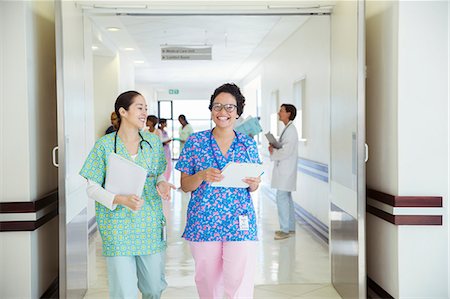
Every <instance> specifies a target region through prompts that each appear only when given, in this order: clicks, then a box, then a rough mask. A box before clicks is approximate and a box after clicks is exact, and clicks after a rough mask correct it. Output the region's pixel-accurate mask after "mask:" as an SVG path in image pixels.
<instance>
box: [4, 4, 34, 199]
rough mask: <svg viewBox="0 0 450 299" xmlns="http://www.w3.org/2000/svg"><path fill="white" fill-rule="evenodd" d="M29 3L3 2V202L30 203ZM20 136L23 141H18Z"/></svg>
mask: <svg viewBox="0 0 450 299" xmlns="http://www.w3.org/2000/svg"><path fill="white" fill-rule="evenodd" d="M28 10H29V4H27V2H18V1H11V2H1V9H0V14H1V18H0V30H1V39H2V40H3V41H8V42H7V43H5V42H2V43H1V44H0V46H1V47H2V65H3V67H2V70H1V71H2V78H3V80H2V83H3V84H2V85H3V88H2V90H1V91H0V92H1V95H2V99H1V101H0V102H1V105H2V109H1V111H0V113H1V117H0V122H1V129H2V131H1V134H2V142H1V144H0V147H1V154H2V156H1V157H0V159H1V165H2V167H0V172H1V173H2V175H1V178H2V182H1V185H0V188H1V189H0V192H1V193H0V201H31V200H33V199H32V198H31V196H30V195H31V194H30V176H29V173H30V156H29V149H30V138H29V136H30V132H29V125H28V120H29V115H28V113H29V102H28V89H27V84H28V82H27V80H26V78H27V77H28V60H27V35H26V29H27V19H26V18H28V16H27V14H28ZM19 115H20V116H19ZM18 134H20V135H19V136H21V138H17V136H18Z"/></svg>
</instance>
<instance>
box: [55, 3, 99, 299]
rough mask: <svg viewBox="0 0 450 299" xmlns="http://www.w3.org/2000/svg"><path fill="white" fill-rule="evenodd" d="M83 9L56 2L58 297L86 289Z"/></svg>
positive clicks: (87, 140) (88, 119) (87, 121)
mask: <svg viewBox="0 0 450 299" xmlns="http://www.w3.org/2000/svg"><path fill="white" fill-rule="evenodd" d="M83 23H84V20H83V15H82V11H81V10H80V9H79V8H77V7H76V5H75V2H73V1H61V0H59V1H55V33H56V36H55V46H56V78H57V82H56V84H57V110H58V148H59V150H58V162H59V168H58V196H59V199H58V209H59V297H60V298H71V299H72V298H83V297H84V294H85V293H86V290H87V277H88V275H87V258H88V236H87V234H88V232H87V195H86V181H85V180H84V179H83V178H82V177H81V176H80V175H78V172H79V171H80V169H81V167H82V165H83V162H84V158H85V156H86V153H87V151H88V150H89V149H88V147H91V146H92V140H93V136H92V133H89V132H90V131H91V130H87V128H91V127H92V115H90V114H89V112H90V109H89V107H90V105H89V103H88V100H87V99H88V98H89V96H88V94H89V92H87V88H86V86H87V84H86V82H91V81H92V80H90V79H91V78H90V77H89V75H87V74H89V73H88V72H87V71H86V70H87V68H86V63H85V60H86V59H87V58H86V57H85V54H84V53H85V51H84V49H85V48H84V47H85V40H84V39H85V37H84V28H83Z"/></svg>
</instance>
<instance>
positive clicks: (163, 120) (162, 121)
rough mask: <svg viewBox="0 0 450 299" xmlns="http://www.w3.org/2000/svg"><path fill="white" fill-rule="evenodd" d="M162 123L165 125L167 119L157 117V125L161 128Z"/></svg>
mask: <svg viewBox="0 0 450 299" xmlns="http://www.w3.org/2000/svg"><path fill="white" fill-rule="evenodd" d="M162 124H166V125H167V119H165V118H160V119H159V125H158V127H159V128H161V126H162Z"/></svg>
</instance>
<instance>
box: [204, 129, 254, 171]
mask: <svg viewBox="0 0 450 299" xmlns="http://www.w3.org/2000/svg"><path fill="white" fill-rule="evenodd" d="M213 131H214V128H213V129H212V130H211V133H210V134H211V135H210V136H209V147H210V148H211V151H212V153H213V157H214V161H216V163H217V167H219V168H221V167H220V163H219V160H217V155H216V151H215V150H214V147H213V144H212V140H213ZM233 132H234V136H235V138H236V139H237V140H236V141H237V142H236V143H237V144H241V145H242V146H244V147H245V152H246V153H247V157H248V159H249V160H250V163H253V162H252V157H251V156H250V154H249V152H248V147H247V146H246V145H245V144H244V143H243V142H241V140H240V139H239V135H238V134H237V133H236V131H234V130H233ZM231 145H232V147H231V152H232V153H233V160H232V162H235V161H234V158H235V154H236V144H235V142H234V140H233V142H232V143H231ZM217 147H218V148H219V151H220V147H219V144H217Z"/></svg>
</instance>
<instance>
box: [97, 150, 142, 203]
mask: <svg viewBox="0 0 450 299" xmlns="http://www.w3.org/2000/svg"><path fill="white" fill-rule="evenodd" d="M146 179H147V169H145V168H143V167H141V166H139V165H137V164H136V163H134V162H132V161H130V160H127V159H125V158H123V157H121V156H119V155H117V154H114V153H111V154H110V155H109V157H108V167H107V170H106V180H105V189H106V190H108V191H109V192H111V193H113V194H120V195H131V194H134V195H137V196H139V197H142V192H143V191H144V185H145V181H146Z"/></svg>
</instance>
